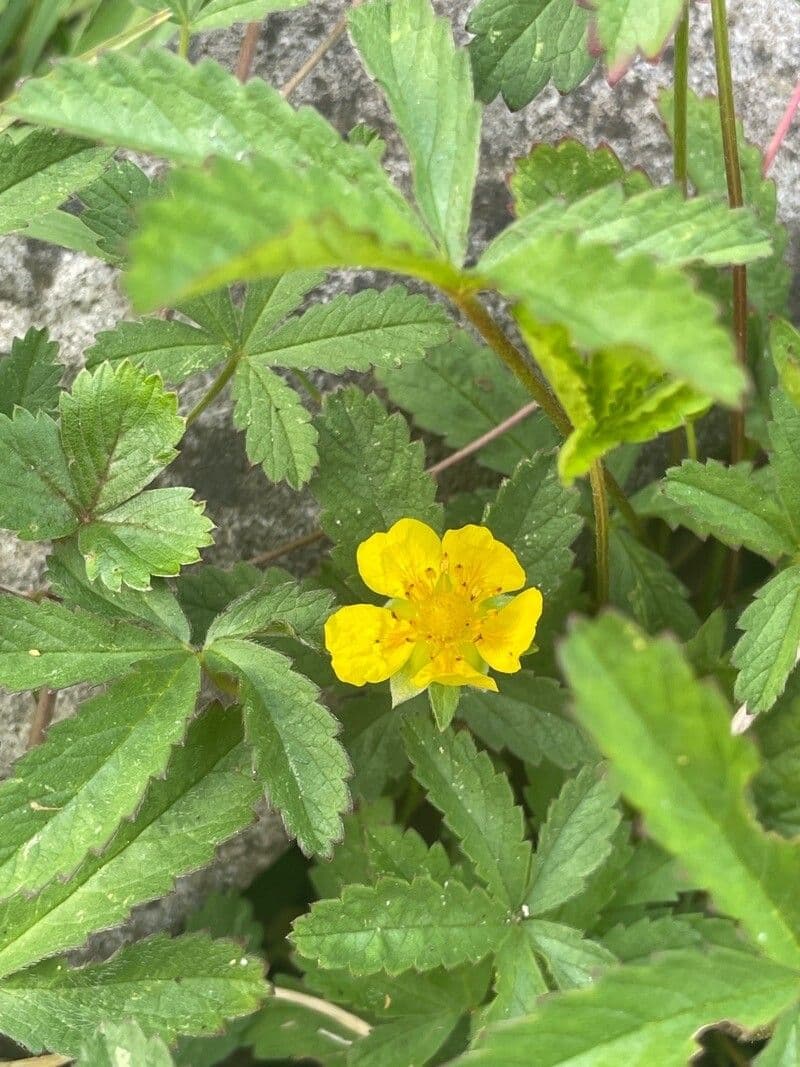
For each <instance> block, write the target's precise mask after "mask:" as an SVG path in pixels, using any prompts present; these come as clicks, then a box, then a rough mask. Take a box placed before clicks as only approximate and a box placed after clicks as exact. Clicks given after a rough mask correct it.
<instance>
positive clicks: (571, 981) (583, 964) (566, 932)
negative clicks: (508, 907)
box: [523, 919, 617, 989]
mask: <svg viewBox="0 0 800 1067" xmlns="http://www.w3.org/2000/svg"><path fill="white" fill-rule="evenodd" d="M523 929H524V932H525V934H526V936H527V937H528V938H529V940H530V941H531V942H532V944H533V945H534V947H535V948H536V950H537V951H538V952H539V953H541V955H542V956H543V957H544V959H545V962H546V963H547V968H548V970H549V971H550V973H551V974H552V976H553V979H554V981H555V983H556V985H557V986H558V988H559V989H574V988H576V986H583V985H591V984H592V982H594V981H595V979H596V978H598V977H599V976H600V975H601V974H602V973H603V971H605V970H606V969H607V968H608V967H611V966H613V965H614V964H615V963H616V962H617V960H616V957H615V956H614V954H613V953H612V952H610V951H609V950H608V949H607V948H605V947H604V946H603V945H600V944H599V943H598V942H597V941H591V940H590V939H589V938H586V937H583V935H582V934H581V932H580V931H579V930H575V929H573V928H572V927H571V926H564V925H563V924H561V923H553V922H545V921H544V920H543V919H531V920H530V922H527V923H525V925H524V927H523Z"/></svg>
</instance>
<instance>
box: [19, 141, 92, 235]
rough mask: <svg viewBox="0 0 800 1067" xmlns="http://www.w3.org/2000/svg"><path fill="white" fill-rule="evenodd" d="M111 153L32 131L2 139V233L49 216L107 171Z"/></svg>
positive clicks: (84, 143)
mask: <svg viewBox="0 0 800 1067" xmlns="http://www.w3.org/2000/svg"><path fill="white" fill-rule="evenodd" d="M109 156H110V153H109V152H108V151H106V150H104V149H100V148H95V147H94V146H93V145H90V144H88V143H87V142H86V141H80V140H78V138H76V137H67V136H64V135H63V134H58V133H53V132H51V131H50V130H32V131H31V132H30V133H29V134H28V135H27V136H26V137H23V139H22V140H21V141H14V140H12V138H10V137H3V138H2V139H0V174H1V175H2V178H0V233H11V232H12V231H13V230H19V229H21V228H22V227H24V226H25V225H27V223H29V222H31V221H32V220H34V219H36V218H38V217H39V216H41V215H46V214H47V213H48V212H50V211H53V210H54V209H55V208H57V207H59V206H60V205H61V204H63V202H64V201H65V200H66V199H67V197H68V196H70V194H71V193H74V192H75V190H76V189H79V188H80V187H81V186H82V185H85V184H86V183H87V182H91V181H93V180H94V179H95V178H96V177H97V176H98V175H99V174H100V173H101V172H102V170H103V167H104V166H105V164H106V163H107V161H108V158H109Z"/></svg>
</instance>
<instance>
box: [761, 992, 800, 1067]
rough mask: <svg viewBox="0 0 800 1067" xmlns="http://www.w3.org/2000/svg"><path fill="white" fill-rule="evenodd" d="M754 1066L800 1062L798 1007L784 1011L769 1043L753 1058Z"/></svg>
mask: <svg viewBox="0 0 800 1067" xmlns="http://www.w3.org/2000/svg"><path fill="white" fill-rule="evenodd" d="M753 1063H754V1064H755V1065H756V1067H797V1065H798V1064H800V1018H798V1008H797V1007H792V1008H790V1009H789V1010H788V1011H786V1012H784V1014H783V1015H782V1016H781V1018H780V1019H779V1020H778V1023H777V1025H776V1027H775V1029H774V1030H773V1032H772V1037H771V1038H770V1039H769V1044H768V1045H767V1047H766V1048H765V1049H764V1051H763V1052H762V1053H760V1054H759V1055H758V1056H756V1058H755V1059H754V1060H753Z"/></svg>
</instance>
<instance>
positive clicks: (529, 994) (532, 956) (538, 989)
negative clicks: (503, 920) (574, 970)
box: [485, 923, 549, 1023]
mask: <svg viewBox="0 0 800 1067" xmlns="http://www.w3.org/2000/svg"><path fill="white" fill-rule="evenodd" d="M529 925H530V924H529V923H519V924H518V925H516V926H513V927H512V928H511V929H510V930H509V932H508V937H507V938H506V939H505V941H504V942H503V944H502V945H501V946H500V948H499V949H498V951H497V953H496V954H495V958H494V967H495V979H494V992H495V997H494V1000H493V1001H492V1002H491V1004H490V1005H489V1007H488V1009H487V1011H486V1015H485V1021H486V1022H487V1023H496V1022H502V1021H503V1020H505V1019H516V1018H517V1017H518V1016H519V1015H527V1014H528V1012H530V1011H532V1010H533V1006H534V1004H535V1003H536V1000H537V998H538V997H540V996H541V995H542V994H543V993H547V992H549V987H548V985H547V981H546V979H545V976H544V974H543V973H542V968H541V964H540V963H539V960H538V959H537V958H536V953H535V951H534V946H533V942H532V940H531V938H530V937H529V936H528V927H529Z"/></svg>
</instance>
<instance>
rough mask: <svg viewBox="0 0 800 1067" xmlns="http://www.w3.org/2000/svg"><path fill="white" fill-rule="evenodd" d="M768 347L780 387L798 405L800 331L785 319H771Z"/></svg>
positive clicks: (799, 390) (799, 400)
mask: <svg viewBox="0 0 800 1067" xmlns="http://www.w3.org/2000/svg"><path fill="white" fill-rule="evenodd" d="M769 347H770V351H771V352H772V358H773V360H774V362H775V367H776V369H777V371H778V378H779V379H780V383H781V387H782V389H783V390H784V392H785V393H786V395H787V396H788V397H789V399H790V400H791V401H792V403H793V404H794V406H795V407H800V332H798V331H797V330H796V329H795V328H794V326H792V324H791V323H790V322H787V321H786V319H773V321H772V322H771V323H770V330H769Z"/></svg>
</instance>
